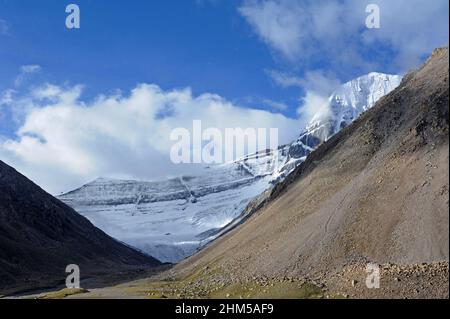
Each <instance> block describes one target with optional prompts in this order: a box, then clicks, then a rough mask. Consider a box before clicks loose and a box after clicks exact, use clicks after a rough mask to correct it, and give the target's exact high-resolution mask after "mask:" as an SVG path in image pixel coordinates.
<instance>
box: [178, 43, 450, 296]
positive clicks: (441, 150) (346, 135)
mask: <svg viewBox="0 0 450 319" xmlns="http://www.w3.org/2000/svg"><path fill="white" fill-rule="evenodd" d="M448 70H449V66H448V48H445V49H439V50H436V51H435V52H434V53H433V56H432V57H431V58H430V60H429V61H427V63H426V64H425V65H424V66H423V67H422V68H421V69H419V70H417V71H415V72H412V73H410V74H408V75H407V76H406V77H405V80H404V81H403V83H402V85H401V86H400V87H399V88H398V89H396V90H395V91H394V92H392V93H391V94H389V95H388V96H386V97H384V98H383V99H381V100H380V101H379V102H378V103H377V105H376V106H375V107H374V108H372V109H371V110H369V111H368V112H366V113H365V114H363V115H362V116H361V117H360V118H359V119H358V120H356V121H355V122H354V123H353V124H352V125H350V126H349V127H347V128H345V129H344V130H342V131H341V132H340V133H339V134H337V135H336V136H335V137H333V138H332V139H331V140H329V141H328V142H326V143H325V144H323V145H322V146H320V147H319V148H318V150H316V151H315V152H313V153H312V154H311V156H310V157H309V158H308V159H307V161H306V162H305V163H303V164H302V165H301V166H300V167H299V168H298V169H297V170H296V171H295V172H294V173H293V174H291V176H289V177H288V178H287V179H286V181H285V182H284V183H282V184H281V185H279V186H277V187H276V188H275V189H274V190H273V191H272V193H271V194H269V195H268V199H267V203H266V205H265V207H264V208H263V209H260V210H259V211H257V212H256V213H255V214H254V215H253V216H251V217H250V218H249V219H248V221H247V222H246V223H244V224H243V225H240V226H239V227H238V228H236V229H234V230H232V231H231V232H230V233H228V234H226V235H225V236H223V237H222V238H220V239H219V240H217V241H216V242H214V243H213V244H212V245H210V246H209V247H208V248H206V249H205V250H203V251H201V252H200V253H198V254H196V255H194V256H193V257H191V258H189V259H187V260H185V261H184V262H182V263H181V264H179V265H178V266H177V267H176V268H175V269H174V270H173V271H172V272H171V275H172V276H174V277H183V276H185V275H187V274H189V273H192V272H194V271H197V270H198V269H214V271H219V270H220V271H219V272H220V273H221V274H224V275H223V276H225V277H227V276H228V277H227V278H231V280H233V279H236V280H241V279H244V280H245V279H247V278H252V277H254V276H257V277H261V276H263V277H266V276H267V277H269V278H273V277H285V276H287V277H308V278H317V279H318V280H322V281H324V282H325V281H326V280H327V279H328V278H334V277H335V276H338V275H339V273H340V272H341V271H343V269H345V267H347V266H349V265H358V264H359V265H361V264H365V263H368V262H374V263H377V264H385V263H394V264H399V265H414V264H421V263H434V262H441V261H444V262H448V259H449V207H448V202H449V193H448V189H449V184H448V180H449V173H448V163H449V148H448V122H449V118H448ZM447 265H448V264H447ZM444 267H445V266H444ZM225 274H226V275H225ZM223 276H222V277H223ZM443 281H444V284H446V287H447V289H446V291H447V295H448V274H447V277H446V278H445V276H444V277H443ZM445 281H446V282H445Z"/></svg>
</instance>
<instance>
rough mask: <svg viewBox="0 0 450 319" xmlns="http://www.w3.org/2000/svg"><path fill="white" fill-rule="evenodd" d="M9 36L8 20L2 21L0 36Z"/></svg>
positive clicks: (0, 21) (0, 23)
mask: <svg viewBox="0 0 450 319" xmlns="http://www.w3.org/2000/svg"><path fill="white" fill-rule="evenodd" d="M8 34H9V24H8V22H7V21H6V20H3V19H0V35H8Z"/></svg>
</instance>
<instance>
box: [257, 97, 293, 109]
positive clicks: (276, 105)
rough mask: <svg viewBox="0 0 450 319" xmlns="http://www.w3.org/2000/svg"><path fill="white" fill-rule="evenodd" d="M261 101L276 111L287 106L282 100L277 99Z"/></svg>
mask: <svg viewBox="0 0 450 319" xmlns="http://www.w3.org/2000/svg"><path fill="white" fill-rule="evenodd" d="M262 102H263V103H264V104H266V105H267V106H270V107H271V108H272V109H274V110H277V111H285V110H287V108H288V106H287V105H286V104H284V103H283V102H277V101H273V100H271V99H263V100H262Z"/></svg>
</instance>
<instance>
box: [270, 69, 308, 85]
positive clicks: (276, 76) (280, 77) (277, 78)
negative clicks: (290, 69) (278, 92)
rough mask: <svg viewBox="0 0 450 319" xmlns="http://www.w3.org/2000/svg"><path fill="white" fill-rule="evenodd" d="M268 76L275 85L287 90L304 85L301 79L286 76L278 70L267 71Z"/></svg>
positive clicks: (289, 75) (290, 75)
mask: <svg viewBox="0 0 450 319" xmlns="http://www.w3.org/2000/svg"><path fill="white" fill-rule="evenodd" d="M266 74H267V75H268V76H269V77H270V78H271V79H272V80H273V81H274V82H275V84H277V85H279V86H281V87H283V88H287V87H293V86H294V87H295V86H298V87H301V86H302V85H303V82H302V79H300V78H299V77H297V76H295V75H292V74H286V73H283V72H280V71H277V70H266Z"/></svg>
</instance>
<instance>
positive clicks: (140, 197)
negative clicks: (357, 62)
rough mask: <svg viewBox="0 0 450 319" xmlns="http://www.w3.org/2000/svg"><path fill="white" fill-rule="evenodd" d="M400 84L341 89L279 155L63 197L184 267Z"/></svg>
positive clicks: (370, 82)
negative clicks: (257, 200)
mask: <svg viewBox="0 0 450 319" xmlns="http://www.w3.org/2000/svg"><path fill="white" fill-rule="evenodd" d="M400 82H401V76H398V75H386V74H381V73H370V74H368V75H365V76H362V77H360V78H357V79H355V80H353V81H350V82H348V83H346V84H344V85H342V86H341V87H340V88H338V89H337V90H336V91H335V93H333V94H332V95H331V96H330V98H329V110H328V112H326V114H323V113H321V114H318V115H317V116H315V117H314V118H313V119H312V120H311V122H310V123H309V125H308V126H307V127H306V129H305V130H304V131H303V133H302V134H300V136H299V138H298V139H297V140H295V141H294V142H293V143H292V144H290V145H285V146H282V147H280V148H279V150H278V151H275V152H272V153H266V152H262V153H258V154H253V155H249V156H247V157H245V158H243V159H240V160H238V161H236V162H233V163H228V164H224V165H217V166H211V167H209V168H205V171H204V172H203V173H202V174H199V175H198V176H180V177H178V178H172V179H167V180H163V181H154V182H146V181H133V180H131V181H124V180H113V179H105V178H99V179H97V180H95V181H93V182H91V183H89V184H86V185H84V186H82V187H80V188H79V189H77V190H74V191H72V192H69V193H67V194H64V195H61V196H59V199H61V200H62V201H64V202H65V203H67V204H68V205H70V206H71V207H73V208H74V209H75V210H76V211H77V212H79V213H80V214H82V215H83V216H85V217H87V218H88V219H89V220H90V221H91V222H92V223H93V224H94V225H95V226H97V227H98V228H100V229H102V230H103V231H104V232H106V233H107V234H109V235H110V236H112V237H114V238H116V239H118V240H120V241H122V242H124V243H126V244H128V245H131V246H133V247H136V248H137V249H140V250H142V251H143V252H145V253H147V254H149V255H151V256H153V257H155V258H157V259H159V260H160V261H163V262H178V261H180V260H181V259H183V258H186V257H188V256H190V255H192V254H193V253H195V252H196V251H197V250H198V249H200V248H201V247H202V246H204V245H205V244H207V243H208V242H210V241H211V240H213V239H214V238H216V236H217V235H218V234H219V233H220V230H221V229H223V228H224V227H225V226H227V225H229V224H230V223H231V222H233V221H235V220H236V219H238V218H239V217H240V216H241V214H242V212H243V210H244V208H245V207H246V206H247V205H248V204H249V202H250V201H251V200H252V199H253V198H255V197H256V196H258V195H260V194H261V193H262V192H264V191H265V190H267V189H268V188H269V187H271V186H272V185H273V183H276V182H278V181H280V180H281V179H283V178H284V177H285V176H287V175H288V174H289V172H291V171H292V170H293V169H294V168H295V167H296V166H297V165H299V164H300V163H301V162H303V161H304V160H305V158H306V157H307V156H308V154H309V153H310V152H311V151H313V150H314V149H315V148H316V147H317V146H318V145H319V144H320V143H322V142H323V141H324V140H327V139H328V138H330V137H331V136H332V135H334V134H336V133H337V132H338V131H339V130H340V129H342V128H343V127H345V126H347V125H349V124H350V123H351V122H352V121H353V120H354V119H356V118H357V117H358V116H359V115H360V114H361V113H362V112H364V111H366V110H367V109H369V108H370V107H372V106H373V105H374V104H375V103H376V102H377V101H378V100H379V99H380V98H381V97H383V96H384V95H386V94H388V93H389V92H391V91H392V90H393V89H395V88H396V87H397V86H398V85H399V84H400Z"/></svg>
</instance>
